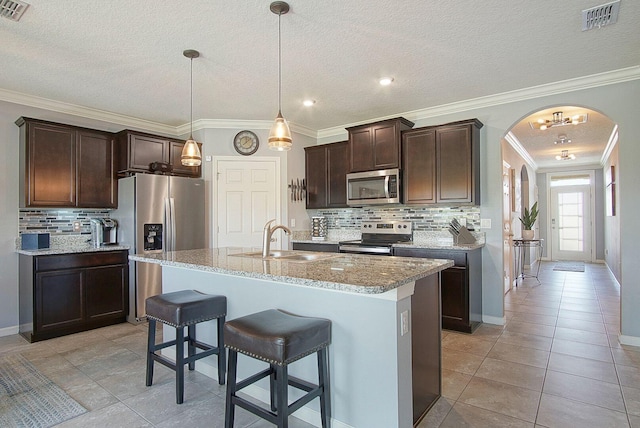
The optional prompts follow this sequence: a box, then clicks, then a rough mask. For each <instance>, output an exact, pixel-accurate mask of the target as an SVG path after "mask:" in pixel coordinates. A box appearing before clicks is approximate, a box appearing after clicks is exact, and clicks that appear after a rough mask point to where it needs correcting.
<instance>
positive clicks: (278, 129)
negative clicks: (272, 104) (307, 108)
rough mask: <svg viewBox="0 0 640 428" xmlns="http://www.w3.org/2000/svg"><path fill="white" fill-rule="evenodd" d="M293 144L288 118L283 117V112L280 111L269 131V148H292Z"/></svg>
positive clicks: (283, 149) (282, 149)
mask: <svg viewBox="0 0 640 428" xmlns="http://www.w3.org/2000/svg"><path fill="white" fill-rule="evenodd" d="M291 145H292V140H291V130H289V124H288V123H287V120H286V119H285V118H284V117H282V113H280V111H278V117H276V120H275V122H274V124H273V126H272V127H271V131H269V148H270V149H271V150H277V151H280V152H282V151H285V150H290V149H291Z"/></svg>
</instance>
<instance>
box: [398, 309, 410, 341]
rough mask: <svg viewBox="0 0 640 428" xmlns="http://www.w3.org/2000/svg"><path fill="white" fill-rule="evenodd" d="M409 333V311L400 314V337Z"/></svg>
mask: <svg viewBox="0 0 640 428" xmlns="http://www.w3.org/2000/svg"><path fill="white" fill-rule="evenodd" d="M407 333H409V311H404V312H402V313H400V335H401V336H404V335H405V334H407Z"/></svg>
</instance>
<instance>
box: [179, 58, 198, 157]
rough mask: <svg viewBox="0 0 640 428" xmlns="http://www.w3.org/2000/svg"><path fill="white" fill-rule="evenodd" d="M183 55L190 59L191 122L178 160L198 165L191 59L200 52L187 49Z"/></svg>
mask: <svg viewBox="0 0 640 428" xmlns="http://www.w3.org/2000/svg"><path fill="white" fill-rule="evenodd" d="M182 54H183V55H184V56H186V57H187V58H189V59H191V113H190V115H189V121H190V122H191V130H190V131H189V139H188V140H187V142H186V143H185V144H184V147H183V149H182V156H180V160H181V162H182V165H184V166H200V165H201V164H202V155H201V154H200V149H199V148H198V143H196V141H195V140H194V139H193V59H194V58H198V57H199V56H200V52H198V51H195V50H193V49H187V50H186V51H184V52H182Z"/></svg>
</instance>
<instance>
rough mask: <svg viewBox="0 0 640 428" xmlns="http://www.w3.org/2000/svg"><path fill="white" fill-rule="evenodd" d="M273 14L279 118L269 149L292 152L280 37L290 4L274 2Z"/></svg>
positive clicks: (271, 8)
mask: <svg viewBox="0 0 640 428" xmlns="http://www.w3.org/2000/svg"><path fill="white" fill-rule="evenodd" d="M269 9H270V10H271V12H273V13H275V14H276V15H278V116H277V117H276V120H275V122H274V124H273V126H272V127H271V130H270V131H269V148H270V149H271V150H277V151H285V150H291V145H292V140H291V131H290V130H289V124H287V121H286V120H285V118H284V117H282V47H281V45H282V42H281V36H280V17H281V16H282V15H284V14H285V13H287V12H289V4H288V3H287V2H284V1H274V2H273V3H271V5H270V6H269Z"/></svg>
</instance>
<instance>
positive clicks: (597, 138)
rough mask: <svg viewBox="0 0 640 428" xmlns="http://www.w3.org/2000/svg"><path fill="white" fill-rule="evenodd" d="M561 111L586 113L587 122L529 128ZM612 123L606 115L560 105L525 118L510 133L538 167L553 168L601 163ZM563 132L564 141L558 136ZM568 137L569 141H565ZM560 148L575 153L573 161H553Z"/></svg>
mask: <svg viewBox="0 0 640 428" xmlns="http://www.w3.org/2000/svg"><path fill="white" fill-rule="evenodd" d="M556 111H561V112H562V113H563V116H564V117H565V118H566V117H571V116H574V115H577V114H584V113H586V114H587V122H586V123H581V124H578V125H565V126H554V127H551V128H549V129H545V130H540V129H534V128H532V127H531V125H530V123H535V122H536V121H537V120H538V119H543V120H545V119H548V120H551V119H552V116H553V112H556ZM614 126H615V123H613V122H612V121H611V119H609V118H608V117H607V116H605V115H603V114H602V113H599V112H597V111H594V110H589V109H585V108H581V107H573V106H563V107H554V108H549V109H545V110H540V111H538V112H536V113H535V114H532V115H531V116H528V117H526V118H524V119H523V120H522V121H520V122H519V123H518V124H517V125H516V126H514V127H513V129H512V130H511V133H512V134H513V135H515V137H516V138H517V139H518V141H519V142H520V143H521V144H522V145H523V146H524V147H525V148H526V150H527V153H529V155H530V156H531V157H532V158H533V159H534V160H535V162H536V164H537V165H538V167H540V168H554V167H566V166H579V165H594V164H598V163H600V160H601V158H602V153H603V151H604V149H605V147H606V145H607V142H608V141H609V138H610V137H611V133H612V131H613V128H614ZM561 135H564V136H565V137H566V138H565V142H559V143H557V144H554V142H555V141H561V139H560V138H559V136H561ZM568 140H571V142H568ZM563 150H568V153H570V154H573V155H575V157H576V158H575V159H574V160H560V161H558V160H556V156H559V155H561V152H562V151H563Z"/></svg>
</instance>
